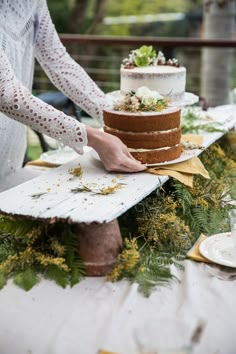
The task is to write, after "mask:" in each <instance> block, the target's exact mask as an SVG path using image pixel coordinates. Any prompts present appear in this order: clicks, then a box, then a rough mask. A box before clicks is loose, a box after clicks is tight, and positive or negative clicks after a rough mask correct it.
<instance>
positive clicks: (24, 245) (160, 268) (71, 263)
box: [0, 138, 236, 295]
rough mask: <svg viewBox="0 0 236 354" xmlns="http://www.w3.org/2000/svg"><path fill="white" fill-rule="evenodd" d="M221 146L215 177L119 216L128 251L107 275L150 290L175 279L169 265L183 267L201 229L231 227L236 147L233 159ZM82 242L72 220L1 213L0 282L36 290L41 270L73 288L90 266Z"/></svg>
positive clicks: (171, 186)
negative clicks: (80, 247)
mask: <svg viewBox="0 0 236 354" xmlns="http://www.w3.org/2000/svg"><path fill="white" fill-rule="evenodd" d="M225 139H226V138H224V139H223V140H222V146H224V143H225ZM222 146H220V145H219V144H213V145H212V146H211V147H210V148H209V149H208V150H207V151H205V152H204V153H203V154H202V155H201V160H202V162H203V164H204V165H205V167H206V169H207V170H208V171H209V173H210V176H211V179H210V180H205V179H203V178H201V177H200V176H197V177H195V178H194V186H193V188H190V187H187V186H185V185H183V184H181V183H179V182H178V181H176V180H174V179H170V180H169V181H168V182H167V183H166V184H165V185H164V187H162V188H160V189H158V190H157V191H156V192H153V193H152V194H151V195H150V196H148V197H147V198H145V199H144V200H143V201H142V202H140V203H138V204H137V205H136V206H135V207H133V208H131V209H130V210H129V211H128V212H126V213H125V214H123V215H122V216H121V217H120V218H119V219H118V221H119V224H120V229H121V233H122V236H123V239H124V249H123V251H122V253H121V254H120V255H119V258H118V262H117V265H116V266H115V268H114V269H113V271H112V272H111V273H110V274H109V275H108V278H107V279H108V280H110V281H116V280H119V279H123V278H126V279H129V280H130V281H131V282H137V283H138V285H139V289H140V291H142V292H143V294H145V295H149V294H150V292H151V290H152V289H153V288H154V287H155V286H157V285H158V284H163V283H166V282H167V281H169V280H170V279H176V278H175V276H174V275H173V274H172V273H171V268H170V265H171V264H175V265H176V266H178V267H180V268H182V267H183V266H182V262H181V261H182V260H183V259H184V258H185V255H186V253H187V250H188V249H189V248H190V247H191V246H192V245H193V243H194V242H195V241H196V239H197V238H198V237H199V235H200V234H201V233H205V234H206V235H210V234H213V233H216V232H224V231H227V230H228V229H229V224H228V217H227V215H228V211H229V209H231V208H233V206H232V203H231V201H232V199H236V198H235V178H236V158H234V156H235V155H234V152H232V150H230V154H229V156H230V157H228V156H227V155H226V154H225V152H224V150H223V148H222ZM226 151H227V153H229V148H228V144H227V149H226ZM232 157H233V158H232ZM77 242H78V241H77V237H76V235H75V234H74V233H73V225H68V224H66V223H61V222H60V223H55V224H46V223H44V222H40V221H32V220H25V219H22V218H20V217H13V216H10V215H1V216H0V288H1V287H3V286H4V285H5V284H6V282H7V280H8V279H9V278H13V279H14V281H15V283H16V284H17V285H19V286H21V287H22V288H24V289H25V290H29V289H31V288H32V286H34V285H35V284H36V283H37V282H38V281H39V280H40V276H44V277H46V278H49V279H53V280H54V281H56V283H57V284H59V285H60V286H62V287H65V286H67V285H71V286H73V285H74V284H76V283H78V282H79V280H80V279H81V277H82V276H83V275H84V272H85V267H84V264H83V262H82V261H81V259H80V257H79V254H78V245H77Z"/></svg>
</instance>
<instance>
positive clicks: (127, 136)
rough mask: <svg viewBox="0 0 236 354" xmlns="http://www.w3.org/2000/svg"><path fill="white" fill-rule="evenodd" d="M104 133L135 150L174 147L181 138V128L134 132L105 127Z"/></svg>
mask: <svg viewBox="0 0 236 354" xmlns="http://www.w3.org/2000/svg"><path fill="white" fill-rule="evenodd" d="M104 131H105V132H107V133H109V134H112V135H115V136H117V137H118V138H119V139H120V140H122V141H123V143H124V144H125V145H126V146H128V147H129V148H134V149H136V148H139V149H140V148H141V149H156V148H161V147H166V146H173V145H176V144H178V143H179V142H180V138H181V129H180V128H174V129H170V130H163V131H152V132H133V131H122V130H118V129H113V128H110V127H106V126H105V127H104Z"/></svg>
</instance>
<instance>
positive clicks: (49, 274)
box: [44, 265, 69, 288]
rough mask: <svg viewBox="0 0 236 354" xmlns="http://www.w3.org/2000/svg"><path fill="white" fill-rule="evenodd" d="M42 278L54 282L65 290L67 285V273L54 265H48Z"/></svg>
mask: <svg viewBox="0 0 236 354" xmlns="http://www.w3.org/2000/svg"><path fill="white" fill-rule="evenodd" d="M44 276H45V278H47V279H50V280H53V281H55V282H56V283H57V284H58V285H60V286H61V287H62V288H65V287H66V286H67V285H68V283H69V281H68V273H67V272H65V271H64V270H62V269H60V268H58V267H57V266H55V265H49V266H48V267H47V269H46V271H45V272H44Z"/></svg>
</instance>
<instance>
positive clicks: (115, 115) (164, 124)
mask: <svg viewBox="0 0 236 354" xmlns="http://www.w3.org/2000/svg"><path fill="white" fill-rule="evenodd" d="M180 117H181V109H180V108H173V107H172V108H168V109H164V110H162V111H161V112H135V113H130V112H125V111H107V110H106V111H104V123H105V126H104V130H105V131H106V132H107V133H110V134H112V135H115V136H117V137H118V138H120V139H121V140H122V141H123V143H124V144H125V145H126V146H128V148H129V149H130V151H131V153H132V155H133V156H134V157H135V158H136V159H137V160H139V161H141V162H142V163H148V164H152V163H159V162H164V161H171V160H174V159H176V158H178V157H179V156H180V154H181V146H180V139H181V129H180Z"/></svg>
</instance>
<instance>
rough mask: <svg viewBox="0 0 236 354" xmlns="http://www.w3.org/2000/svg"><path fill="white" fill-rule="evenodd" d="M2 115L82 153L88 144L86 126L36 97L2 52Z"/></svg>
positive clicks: (0, 56) (0, 84)
mask: <svg viewBox="0 0 236 354" xmlns="http://www.w3.org/2000/svg"><path fill="white" fill-rule="evenodd" d="M0 112H3V113H4V114H5V115H7V116H8V117H10V118H13V119H15V120H17V121H19V122H21V123H23V124H25V125H28V126H29V127H31V128H32V129H34V130H37V131H39V132H41V133H44V134H46V135H49V136H50V137H52V138H54V139H57V140H59V141H61V142H63V143H64V144H65V145H68V146H70V147H71V148H73V149H74V150H75V151H77V152H78V153H83V146H84V145H87V142H88V141H87V132H86V127H85V126H84V124H82V123H79V122H78V121H77V120H76V119H74V118H72V117H69V116H67V115H65V114H64V113H63V112H61V111H59V110H57V109H55V108H53V107H52V106H50V105H48V104H46V103H44V102H43V101H41V100H40V99H38V98H36V97H34V96H33V95H32V94H31V93H30V91H29V90H28V89H27V88H26V87H24V86H23V85H22V83H21V82H20V81H19V80H18V79H17V78H16V76H15V74H14V72H13V70H12V67H11V64H10V62H9V60H8V58H7V56H6V54H5V53H4V52H3V51H2V50H0Z"/></svg>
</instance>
